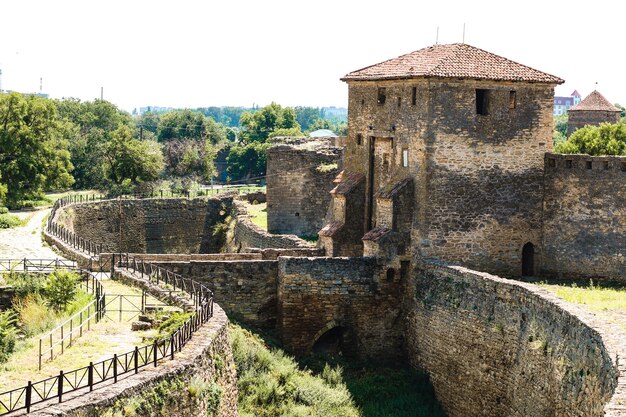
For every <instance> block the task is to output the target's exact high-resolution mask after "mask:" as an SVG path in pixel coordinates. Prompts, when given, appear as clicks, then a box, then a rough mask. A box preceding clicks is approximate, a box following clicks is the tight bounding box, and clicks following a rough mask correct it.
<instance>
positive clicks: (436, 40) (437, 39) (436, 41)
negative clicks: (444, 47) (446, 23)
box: [435, 26, 439, 45]
mask: <svg viewBox="0 0 626 417" xmlns="http://www.w3.org/2000/svg"><path fill="white" fill-rule="evenodd" d="M438 44H439V26H437V38H436V39H435V45H438Z"/></svg>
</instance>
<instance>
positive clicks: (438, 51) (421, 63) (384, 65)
mask: <svg viewBox="0 0 626 417" xmlns="http://www.w3.org/2000/svg"><path fill="white" fill-rule="evenodd" d="M421 77H425V78H429V77H434V78H469V79H479V80H495V81H522V82H531V83H549V84H562V83H563V82H564V80H562V79H561V78H559V77H555V76H554V75H550V74H547V73H545V72H541V71H538V70H536V69H533V68H530V67H527V66H526V65H522V64H518V63H517V62H514V61H511V60H509V59H506V58H504V57H501V56H499V55H496V54H492V53H491V52H487V51H484V50H482V49H479V48H476V47H473V46H471V45H468V44H464V43H454V44H449V45H433V46H429V47H427V48H423V49H420V50H417V51H415V52H411V53H409V54H406V55H402V56H399V57H398V58H394V59H390V60H388V61H384V62H381V63H379V64H376V65H372V66H369V67H366V68H362V69H360V70H357V71H353V72H351V73H349V74H347V75H346V76H345V77H343V78H342V79H341V80H342V81H351V80H357V81H365V80H388V79H407V78H421Z"/></svg>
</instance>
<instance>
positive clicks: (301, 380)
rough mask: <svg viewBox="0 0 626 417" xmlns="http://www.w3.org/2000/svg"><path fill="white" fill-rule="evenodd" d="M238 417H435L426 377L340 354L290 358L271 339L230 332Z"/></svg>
mask: <svg viewBox="0 0 626 417" xmlns="http://www.w3.org/2000/svg"><path fill="white" fill-rule="evenodd" d="M230 332H231V340H232V343H233V355H234V359H235V364H236V366H237V373H238V383H237V385H238V389H239V413H240V416H253V415H254V416H261V417H264V416H267V417H270V416H277V415H324V416H326V417H335V416H336V417H349V416H362V417H400V416H416V417H421V416H423V417H427V416H428V417H439V416H445V415H446V414H445V413H444V411H443V410H442V408H441V406H440V404H439V403H438V401H437V399H436V397H435V393H434V389H433V386H432V385H431V383H430V380H429V378H428V375H427V374H425V373H423V372H419V371H416V370H414V369H412V368H409V367H406V366H399V365H390V364H384V363H375V362H374V361H361V360H357V359H354V358H350V357H346V356H344V355H341V354H335V355H333V354H322V353H317V354H313V355H308V356H303V357H299V358H292V357H290V356H288V355H286V354H285V353H284V351H283V349H282V346H281V344H280V342H279V341H278V339H277V338H276V336H275V335H273V334H270V333H269V332H267V331H261V330H259V329H255V328H254V327H250V326H246V325H244V324H242V323H236V322H234V323H233V324H231V326H230Z"/></svg>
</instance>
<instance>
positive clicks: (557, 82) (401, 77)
mask: <svg viewBox="0 0 626 417" xmlns="http://www.w3.org/2000/svg"><path fill="white" fill-rule="evenodd" d="M428 78H434V79H442V80H449V79H457V80H472V81H497V82H519V83H528V84H552V85H560V84H563V83H564V82H565V80H563V79H561V78H558V77H555V79H554V80H552V81H548V80H520V79H505V78H476V77H442V76H436V75H413V76H407V75H396V76H373V77H359V76H353V77H351V76H345V77H342V78H340V80H341V81H343V82H349V81H393V80H414V79H428Z"/></svg>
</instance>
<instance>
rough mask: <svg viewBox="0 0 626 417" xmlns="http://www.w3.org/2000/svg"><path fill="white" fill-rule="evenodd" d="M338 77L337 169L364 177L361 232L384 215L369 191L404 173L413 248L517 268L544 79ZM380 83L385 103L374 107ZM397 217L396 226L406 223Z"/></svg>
mask: <svg viewBox="0 0 626 417" xmlns="http://www.w3.org/2000/svg"><path fill="white" fill-rule="evenodd" d="M348 84H349V105H348V108H349V112H348V114H349V119H348V123H349V126H350V136H349V138H348V145H347V148H346V156H345V161H346V162H345V168H346V170H348V171H350V172H360V173H362V174H363V175H365V176H366V191H365V199H364V200H363V202H362V204H361V206H360V210H358V211H355V212H352V213H351V215H353V216H357V217H359V218H360V219H362V220H361V221H362V223H363V225H364V228H365V230H366V231H368V230H371V229H372V228H376V227H378V226H379V225H382V227H387V225H388V224H389V223H392V222H393V221H394V220H393V218H392V219H389V213H386V211H385V207H384V206H382V207H379V206H380V203H379V202H378V201H377V197H376V194H377V193H379V192H381V191H382V192H384V190H385V188H388V187H393V186H394V184H398V183H400V182H401V181H403V180H405V179H406V178H412V179H413V185H412V187H413V190H412V195H413V196H414V199H413V201H412V202H411V204H410V205H411V206H412V213H411V216H412V218H411V221H410V226H409V227H410V230H411V247H412V248H414V251H415V252H416V253H419V254H421V255H422V256H436V257H440V258H443V259H447V260H450V261H455V262H462V263H463V264H466V265H470V266H472V267H475V268H483V269H488V270H490V271H494V272H500V273H504V274H508V275H519V274H520V273H521V268H520V265H521V248H522V246H523V245H524V244H525V243H527V242H533V244H535V245H537V244H538V243H539V237H540V232H541V201H542V197H543V187H542V185H543V184H542V174H543V172H542V171H543V155H544V153H545V152H547V151H550V150H551V147H552V140H551V135H552V113H551V108H552V99H553V95H554V88H553V87H554V86H553V85H550V84H541V83H523V82H497V81H474V80H456V79H455V80H452V79H411V80H383V81H353V82H349V83H348ZM383 87H384V88H385V93H386V97H387V100H386V102H385V103H384V104H378V103H377V94H378V91H379V88H383ZM413 88H415V97H416V99H415V105H413V104H411V98H412V94H413ZM477 90H488V91H489V111H488V114H487V115H482V114H477V111H476V100H477ZM513 93H514V95H515V107H514V108H511V102H510V100H511V94H513ZM370 155H372V157H371V160H370ZM405 162H407V163H406V164H405ZM404 165H408V166H404ZM370 218H371V220H370ZM401 223H402V226H401V227H400V226H398V227H397V230H399V229H404V228H405V227H407V225H408V223H409V222H406V221H404V222H401ZM397 230H396V231H397ZM403 231H404V230H403Z"/></svg>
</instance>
